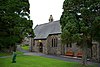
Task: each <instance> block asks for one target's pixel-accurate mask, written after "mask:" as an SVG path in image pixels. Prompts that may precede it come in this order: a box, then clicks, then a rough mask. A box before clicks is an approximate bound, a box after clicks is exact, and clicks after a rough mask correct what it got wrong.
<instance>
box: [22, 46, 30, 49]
mask: <svg viewBox="0 0 100 67" xmlns="http://www.w3.org/2000/svg"><path fill="white" fill-rule="evenodd" d="M21 48H22V49H23V50H29V46H21Z"/></svg>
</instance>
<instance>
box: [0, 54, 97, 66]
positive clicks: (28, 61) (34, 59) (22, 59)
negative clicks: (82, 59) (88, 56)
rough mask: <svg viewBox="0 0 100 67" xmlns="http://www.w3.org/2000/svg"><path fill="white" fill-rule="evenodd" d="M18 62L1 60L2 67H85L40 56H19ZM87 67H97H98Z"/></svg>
mask: <svg viewBox="0 0 100 67" xmlns="http://www.w3.org/2000/svg"><path fill="white" fill-rule="evenodd" d="M16 60H17V62H16V63H11V58H0V67H84V66H82V65H81V64H79V63H76V62H65V61H61V60H56V59H50V58H44V57H38V56H17V59H16ZM86 67H97V66H96V65H91V66H86Z"/></svg>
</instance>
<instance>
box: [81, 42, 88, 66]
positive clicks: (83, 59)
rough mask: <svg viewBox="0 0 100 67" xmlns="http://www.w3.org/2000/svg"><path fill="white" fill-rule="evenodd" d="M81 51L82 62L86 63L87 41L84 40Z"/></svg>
mask: <svg viewBox="0 0 100 67" xmlns="http://www.w3.org/2000/svg"><path fill="white" fill-rule="evenodd" d="M82 51H83V56H82V64H83V65H86V64H87V43H86V42H84V43H83V45H82Z"/></svg>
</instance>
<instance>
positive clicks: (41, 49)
mask: <svg viewBox="0 0 100 67" xmlns="http://www.w3.org/2000/svg"><path fill="white" fill-rule="evenodd" d="M39 51H40V52H43V44H42V43H40V45H39Z"/></svg>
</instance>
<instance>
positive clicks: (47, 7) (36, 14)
mask: <svg viewBox="0 0 100 67" xmlns="http://www.w3.org/2000/svg"><path fill="white" fill-rule="evenodd" d="M29 2H30V17H31V20H33V28H34V27H35V26H36V25H40V24H43V23H48V22H49V21H48V19H49V16H50V15H52V16H53V19H54V21H56V20H59V19H60V17H61V15H62V11H63V9H62V7H63V2H64V0H29Z"/></svg>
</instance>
